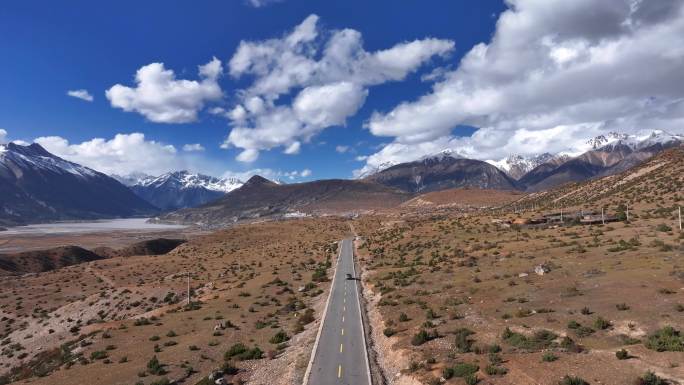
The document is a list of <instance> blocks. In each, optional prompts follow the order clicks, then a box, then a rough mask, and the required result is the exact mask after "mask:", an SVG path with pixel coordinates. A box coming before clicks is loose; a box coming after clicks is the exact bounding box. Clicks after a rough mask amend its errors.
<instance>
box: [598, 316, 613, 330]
mask: <svg viewBox="0 0 684 385" xmlns="http://www.w3.org/2000/svg"><path fill="white" fill-rule="evenodd" d="M610 326H611V324H610V322H609V321H608V320H606V319H604V318H603V317H596V319H595V320H594V327H595V328H596V329H599V330H605V329H608V328H609V327H610Z"/></svg>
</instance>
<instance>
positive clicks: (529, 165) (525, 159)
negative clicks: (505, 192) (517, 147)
mask: <svg viewBox="0 0 684 385" xmlns="http://www.w3.org/2000/svg"><path fill="white" fill-rule="evenodd" d="M569 158H570V157H569V156H567V155H553V154H550V153H548V152H545V153H543V154H539V155H533V156H522V155H509V156H508V157H506V158H504V159H501V160H498V161H494V160H488V161H487V163H489V164H491V165H493V166H496V167H497V168H498V169H499V170H501V171H503V172H505V173H506V174H508V176H510V177H511V178H513V179H516V180H517V179H520V178H522V176H523V175H525V174H527V173H528V172H530V171H531V170H533V169H534V168H535V167H537V166H539V165H541V164H544V163H554V164H556V165H559V164H561V163H563V162H565V161H566V160H568V159H569Z"/></svg>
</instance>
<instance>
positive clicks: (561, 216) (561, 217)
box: [561, 207, 563, 223]
mask: <svg viewBox="0 0 684 385" xmlns="http://www.w3.org/2000/svg"><path fill="white" fill-rule="evenodd" d="M561 223H563V208H562V207H561Z"/></svg>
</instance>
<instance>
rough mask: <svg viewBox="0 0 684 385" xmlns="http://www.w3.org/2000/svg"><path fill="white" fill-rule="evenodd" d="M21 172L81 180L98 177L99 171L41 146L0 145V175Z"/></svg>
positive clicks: (35, 144)
mask: <svg viewBox="0 0 684 385" xmlns="http://www.w3.org/2000/svg"><path fill="white" fill-rule="evenodd" d="M2 168H4V169H5V170H4V171H5V172H15V173H16V172H20V171H21V170H29V169H32V170H35V171H38V170H41V171H44V172H50V173H55V174H71V175H74V176H76V177H79V178H88V177H93V176H95V175H97V171H94V170H91V169H89V168H88V167H84V166H81V165H79V164H76V163H72V162H69V161H67V160H64V159H62V158H59V157H57V156H54V155H52V154H51V153H49V152H48V151H47V150H45V149H44V148H43V147H41V146H40V145H39V144H37V143H34V144H31V145H28V146H22V145H19V144H15V143H8V144H0V173H3V171H2Z"/></svg>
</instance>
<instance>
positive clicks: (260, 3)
mask: <svg viewBox="0 0 684 385" xmlns="http://www.w3.org/2000/svg"><path fill="white" fill-rule="evenodd" d="M281 1H283V0H246V3H247V5H250V6H252V7H254V8H261V7H265V6H267V5H271V4H273V3H279V2H281Z"/></svg>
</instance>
